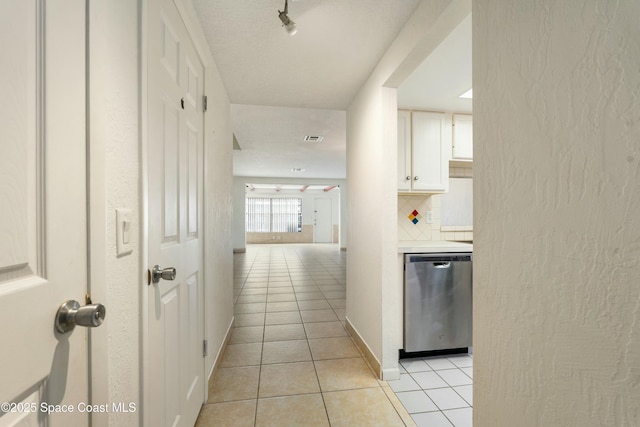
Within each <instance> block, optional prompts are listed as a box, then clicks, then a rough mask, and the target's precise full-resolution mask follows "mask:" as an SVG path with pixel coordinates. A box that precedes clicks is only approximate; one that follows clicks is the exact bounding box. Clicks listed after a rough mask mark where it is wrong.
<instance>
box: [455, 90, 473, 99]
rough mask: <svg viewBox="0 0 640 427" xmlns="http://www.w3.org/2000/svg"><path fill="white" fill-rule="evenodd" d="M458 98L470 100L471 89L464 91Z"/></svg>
mask: <svg viewBox="0 0 640 427" xmlns="http://www.w3.org/2000/svg"><path fill="white" fill-rule="evenodd" d="M458 98H466V99H472V98H473V89H469V90H468V91H466V92H465V93H463V94H462V95H460V96H459V97H458Z"/></svg>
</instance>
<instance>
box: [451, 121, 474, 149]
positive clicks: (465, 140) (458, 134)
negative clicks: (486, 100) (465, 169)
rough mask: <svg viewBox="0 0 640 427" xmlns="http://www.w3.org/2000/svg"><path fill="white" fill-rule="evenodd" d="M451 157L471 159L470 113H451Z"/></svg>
mask: <svg viewBox="0 0 640 427" xmlns="http://www.w3.org/2000/svg"><path fill="white" fill-rule="evenodd" d="M453 158H454V159H462V160H471V159H473V118H472V116H470V115H467V114H454V115H453Z"/></svg>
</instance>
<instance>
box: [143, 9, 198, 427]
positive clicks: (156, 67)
mask: <svg viewBox="0 0 640 427" xmlns="http://www.w3.org/2000/svg"><path fill="white" fill-rule="evenodd" d="M147 4H148V24H147V28H148V36H149V37H148V73H147V78H148V82H147V84H148V87H147V109H148V122H147V129H148V161H147V162H148V163H147V164H148V218H149V224H148V245H149V249H148V262H149V269H153V267H154V266H155V265H158V266H159V267H160V268H161V269H166V268H175V271H176V275H175V278H174V279H173V280H170V278H169V277H165V278H161V279H160V280H158V281H157V283H152V284H151V285H150V286H148V287H147V288H148V299H147V303H148V353H147V355H146V360H145V364H146V365H147V369H148V372H147V379H148V380H147V382H146V384H145V388H146V390H145V393H146V394H147V395H148V398H147V399H146V401H147V402H148V403H147V404H148V406H147V411H148V412H147V413H148V420H149V424H148V425H150V426H182V425H184V426H192V425H193V424H194V423H195V420H196V418H197V416H198V413H199V411H200V408H201V406H202V404H203V402H204V395H205V387H206V376H205V372H204V356H203V340H204V320H203V319H204V313H203V270H202V253H203V240H202V233H203V222H202V218H203V174H204V171H203V167H204V165H203V122H204V116H203V106H202V105H203V104H202V97H203V90H204V84H203V74H204V71H203V66H202V63H201V61H200V59H199V57H198V55H197V53H196V50H195V48H194V46H193V43H192V42H191V39H190V37H189V34H188V32H187V30H186V27H185V25H184V23H183V22H182V20H181V18H180V15H179V13H178V11H177V9H176V7H175V5H174V4H173V1H172V0H158V1H149V2H147Z"/></svg>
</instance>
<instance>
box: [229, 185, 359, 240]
mask: <svg viewBox="0 0 640 427" xmlns="http://www.w3.org/2000/svg"><path fill="white" fill-rule="evenodd" d="M247 183H255V184H274V183H275V184H295V185H298V184H300V185H305V184H309V185H311V184H316V185H327V186H328V185H336V186H339V187H340V191H339V203H338V202H337V201H336V202H335V203H333V207H334V217H333V221H334V224H336V223H338V224H340V242H339V244H340V247H341V248H343V249H344V248H346V247H347V228H348V224H347V212H348V211H347V183H346V180H344V179H297V178H296V179H294V178H262V177H247V176H236V177H234V178H233V212H234V215H233V249H234V250H236V251H242V250H244V249H245V248H246V242H245V217H244V210H245V185H246V184H247ZM333 191H336V190H333ZM333 191H331V192H329V193H323V196H321V197H327V196H330V197H332V198H334V197H336V196H335V195H334V194H336V193H333ZM278 194H281V193H278ZM297 194H298V195H300V194H301V193H300V192H298V193H297ZM310 194H311V193H307V192H305V193H303V197H304V198H305V200H304V201H303V209H305V205H307V206H306V207H307V208H312V207H313V197H311V196H310ZM309 203H311V205H309ZM336 205H338V206H339V210H338V211H337V212H336V211H335V208H336ZM312 210H313V209H312ZM305 211H307V209H305ZM308 214H309V213H308V212H306V215H305V216H304V217H303V223H304V224H312V223H313V217H309V215H308ZM336 214H337V215H338V218H336V217H335V215H336ZM336 221H338V222H336Z"/></svg>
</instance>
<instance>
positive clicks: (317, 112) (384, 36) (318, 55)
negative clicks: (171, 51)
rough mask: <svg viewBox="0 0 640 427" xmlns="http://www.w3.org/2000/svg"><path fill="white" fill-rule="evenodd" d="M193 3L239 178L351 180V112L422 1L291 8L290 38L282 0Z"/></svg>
mask: <svg viewBox="0 0 640 427" xmlns="http://www.w3.org/2000/svg"><path fill="white" fill-rule="evenodd" d="M191 1H192V3H193V6H194V9H195V10H196V13H197V15H198V17H199V18H200V21H201V24H202V28H203V30H204V33H205V36H206V37H207V41H208V43H209V46H210V48H211V51H212V53H213V57H214V59H215V61H216V65H217V67H218V69H219V71H220V74H221V76H222V80H223V82H224V84H225V87H226V90H227V93H228V95H229V99H230V101H231V103H232V125H233V129H234V133H235V135H236V137H237V139H238V142H239V144H240V146H241V150H240V151H234V175H235V176H256V177H283V178H301V182H303V179H304V178H340V179H342V178H345V177H346V119H345V116H346V113H345V110H346V108H347V107H348V106H349V104H350V103H351V101H352V99H353V98H354V96H355V94H356V93H357V92H358V91H359V90H360V88H361V87H362V85H363V84H364V82H365V81H366V79H367V78H368V76H369V74H370V73H371V71H372V70H373V68H374V67H375V66H376V64H377V62H378V61H379V59H380V58H381V57H382V55H383V54H384V52H385V51H386V50H387V48H388V47H389V45H390V44H391V43H392V41H393V40H394V39H395V37H396V35H397V34H398V32H399V31H400V30H401V29H402V27H403V26H404V24H405V23H406V21H407V20H408V19H409V17H410V16H411V15H412V13H413V12H414V10H415V9H416V7H417V6H418V4H419V3H420V1H419V0H402V1H398V0H349V1H345V0H298V1H290V3H289V17H290V18H291V19H292V20H293V21H295V22H296V24H297V27H298V32H297V34H296V35H294V36H289V35H288V34H287V33H286V31H285V30H284V29H283V28H282V25H281V22H280V20H279V19H278V10H282V9H283V8H284V0H260V1H242V0H240V1H239V0H191ZM469 34H470V31H469ZM469 52H470V40H469ZM469 63H470V58H469ZM449 65H450V64H449ZM432 66H436V67H437V66H438V65H437V64H436V65H432ZM469 68H470V67H469ZM451 69H452V68H451V67H449V70H451ZM446 74H447V76H450V75H451V73H450V72H447V73H446ZM469 74H470V72H469ZM412 77H413V76H411V77H410V78H409V80H410V79H411V78H412ZM444 83H447V82H446V81H445V82H444ZM442 84H443V83H442V82H440V85H442ZM470 85H471V82H470V78H469V87H470ZM401 89H402V88H401ZM467 89H468V87H467ZM456 90H457V88H456ZM465 90H466V89H465ZM460 93H461V92H460ZM457 95H459V93H456V97H457ZM428 98H429V99H430V100H431V101H434V102H435V93H431V94H430V95H429V96H428ZM411 102H414V101H411ZM431 105H432V104H431ZM469 105H470V102H469ZM418 107H419V106H414V108H418ZM428 108H429V109H433V108H436V107H431V106H429V107H428ZM458 111H462V110H458ZM305 135H322V136H324V137H325V140H324V142H322V143H317V144H313V143H304V142H302V138H304V136H305ZM230 143H231V142H230ZM292 168H304V169H306V170H305V171H304V172H293V171H291V169H292Z"/></svg>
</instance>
